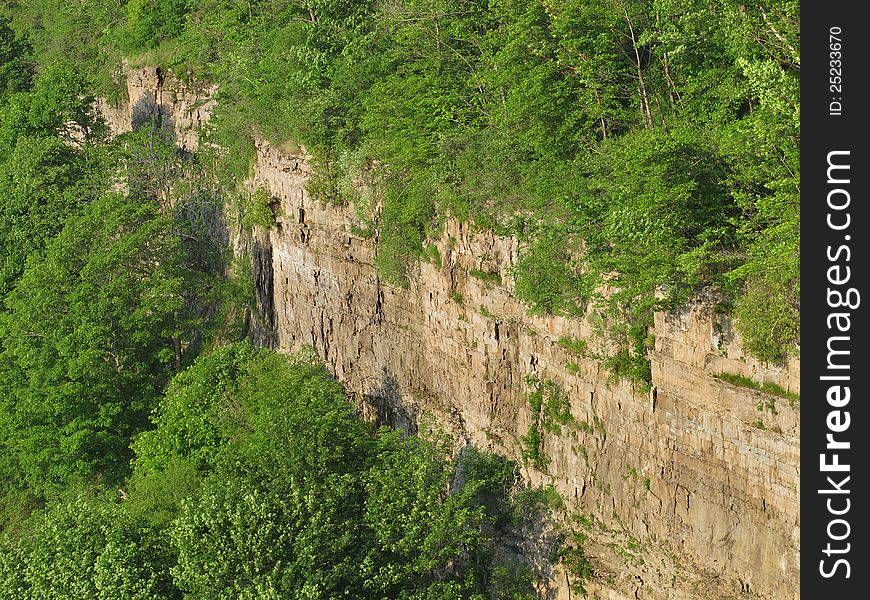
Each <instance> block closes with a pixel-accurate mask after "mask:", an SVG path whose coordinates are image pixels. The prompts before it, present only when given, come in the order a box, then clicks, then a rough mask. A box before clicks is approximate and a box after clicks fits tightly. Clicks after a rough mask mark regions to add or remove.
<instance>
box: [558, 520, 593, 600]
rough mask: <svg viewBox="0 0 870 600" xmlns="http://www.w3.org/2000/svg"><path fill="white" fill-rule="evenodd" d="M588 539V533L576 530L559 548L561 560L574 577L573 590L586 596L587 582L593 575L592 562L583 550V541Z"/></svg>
mask: <svg viewBox="0 0 870 600" xmlns="http://www.w3.org/2000/svg"><path fill="white" fill-rule="evenodd" d="M585 541H586V535H585V534H584V533H580V532H574V533H572V535H571V539H570V541H569V542H568V543H566V544H565V545H564V546H563V547H562V549H561V550H559V553H558V558H559V562H561V563H562V565H563V566H564V567H565V570H566V571H567V572H568V573H569V575H571V577H573V578H574V580H573V581H572V582H571V590H572V591H573V592H576V593H578V594H582V595H583V596H586V585H585V584H586V582H588V581H589V579H590V578H591V577H592V574H593V569H592V563H590V562H589V559H588V558H587V556H586V552H585V551H584V550H583V542H585Z"/></svg>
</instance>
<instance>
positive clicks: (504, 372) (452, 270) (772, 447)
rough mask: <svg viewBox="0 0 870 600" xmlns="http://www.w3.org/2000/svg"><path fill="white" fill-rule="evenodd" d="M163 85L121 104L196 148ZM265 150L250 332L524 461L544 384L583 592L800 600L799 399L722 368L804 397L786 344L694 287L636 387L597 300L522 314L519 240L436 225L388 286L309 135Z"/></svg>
mask: <svg viewBox="0 0 870 600" xmlns="http://www.w3.org/2000/svg"><path fill="white" fill-rule="evenodd" d="M167 85H168V84H167V82H166V81H165V80H162V79H161V78H159V77H152V76H151V75H150V74H148V73H143V74H142V75H141V76H138V78H137V76H135V72H134V73H133V74H131V80H130V86H131V88H130V90H131V93H130V97H131V100H132V101H133V102H134V104H135V103H136V102H140V103H145V104H143V106H145V105H148V104H147V103H148V102H150V100H148V99H149V98H153V99H154V101H153V105H152V106H156V107H157V108H156V109H152V110H153V111H154V112H156V113H158V114H159V115H161V118H164V117H163V115H166V116H167V118H168V119H169V120H170V121H171V122H172V123H173V127H174V128H175V130H176V138H177V139H178V140H179V143H180V144H181V145H182V146H183V147H186V148H189V149H193V148H195V141H194V138H193V137H190V138H188V137H186V136H187V135H188V134H187V133H186V132H188V131H192V129H191V130H187V129H185V127H187V125H188V124H189V125H190V126H191V127H192V128H193V127H195V124H196V123H201V122H205V121H207V119H208V113H207V110H206V109H205V107H207V106H208V104H203V105H202V106H201V107H200V108H193V107H195V106H197V105H198V103H201V102H202V99H201V98H200V97H199V96H198V95H196V94H193V93H188V92H186V91H185V90H186V89H187V88H184V87H183V86H181V85H180V84H177V83H176V84H175V85H176V86H177V87H176V92H175V94H174V95H172V94H170V93H169V92H168V90H167ZM149 86H151V87H149ZM140 89H141V90H142V92H141V93H140V92H139V90H140ZM149 93H150V94H151V95H149ZM133 98H140V100H133ZM168 98H172V99H173V100H172V101H171V102H168V101H167V99H168ZM177 110H186V111H187V114H186V116H182V115H181V114H178V113H176V112H175V111H177ZM124 114H125V115H126V113H124ZM131 114H132V113H131ZM118 119H119V123H120V124H119V125H118V126H117V128H118V130H123V127H122V126H123V125H124V124H126V122H124V121H123V117H118ZM179 127H180V129H179ZM257 154H258V158H257V163H256V165H255V168H254V173H253V175H252V178H251V180H250V182H249V184H250V185H251V186H252V187H259V188H265V189H266V190H267V191H268V192H269V193H270V194H271V195H272V196H274V198H275V199H276V200H277V201H278V205H279V210H278V215H279V216H278V218H277V223H276V225H275V226H274V227H273V228H272V229H270V230H268V231H263V230H256V231H255V232H254V234H253V235H252V236H251V237H250V238H249V239H248V240H246V241H245V242H244V243H237V244H236V247H237V248H246V250H247V251H248V252H249V253H250V254H251V256H252V259H253V262H254V267H255V268H254V270H255V277H256V279H257V289H258V305H259V307H260V311H261V312H262V313H263V314H262V315H261V316H262V322H263V324H264V325H263V331H261V332H259V334H258V338H259V341H260V342H261V343H264V344H268V345H271V346H273V347H275V348H278V349H280V350H283V351H292V350H295V349H298V348H300V347H303V346H312V347H314V348H315V349H316V350H317V352H318V353H319V354H320V355H321V356H322V357H323V359H324V360H325V361H326V363H327V364H328V365H329V367H330V368H331V369H332V371H333V372H334V373H335V375H336V377H337V378H338V379H339V380H341V381H342V382H343V383H344V384H345V385H346V387H347V388H348V389H349V390H350V391H351V393H353V394H354V395H355V396H356V398H357V400H358V401H359V404H360V406H361V408H362V410H363V412H364V414H365V415H366V416H367V417H368V418H370V419H373V420H377V421H380V422H384V423H388V424H391V425H393V426H395V427H399V428H401V429H404V430H406V431H409V432H411V431H414V430H416V429H417V428H418V427H419V426H420V425H421V424H422V423H427V422H430V420H431V421H432V422H435V423H437V424H438V425H439V426H440V427H442V428H443V429H444V430H445V431H446V432H447V433H449V434H450V435H451V436H453V439H454V440H456V443H457V446H461V445H462V444H468V443H470V444H474V445H476V446H479V447H481V448H490V449H493V450H495V451H497V452H499V453H501V454H503V455H505V456H508V457H510V458H512V459H514V460H516V461H518V462H520V463H522V462H523V457H522V451H521V449H522V437H523V436H525V435H526V434H527V432H528V431H529V427H530V425H531V424H532V423H538V424H539V425H540V423H541V416H540V415H537V414H533V412H532V407H531V406H530V403H529V401H528V393H529V392H530V391H531V389H532V388H533V387H534V386H535V385H537V383H536V382H543V381H552V382H553V384H554V385H555V386H556V387H557V388H558V389H559V390H560V391H561V393H562V394H563V395H564V396H565V397H567V399H568V403H569V407H570V415H571V419H570V420H569V422H568V424H559V423H555V424H554V423H550V424H549V426H548V427H542V428H541V429H540V431H541V432H542V434H543V442H542V445H541V448H540V450H541V460H540V461H539V465H538V467H534V466H532V465H531V464H527V466H526V467H524V475H525V476H526V477H527V478H528V479H529V480H530V481H532V482H534V483H538V484H549V483H552V484H553V485H554V486H555V488H556V489H557V490H558V491H559V492H560V494H561V496H562V497H563V498H564V500H565V503H566V511H567V512H568V513H571V514H575V515H580V517H579V518H578V520H577V521H576V522H580V523H582V524H583V527H585V533H587V535H588V539H587V541H586V543H585V544H584V547H585V549H586V554H587V556H588V557H589V558H590V561H591V562H592V563H593V565H594V568H595V578H594V581H592V582H588V583H587V584H586V589H587V592H588V593H589V597H597V598H599V599H608V600H624V599H629V598H641V599H656V600H658V599H661V600H665V599H668V600H689V599H698V598H704V599H722V600H724V599H732V598H747V599H748V598H762V599H769V600H789V599H794V598H799V585H798V584H799V543H800V534H799V525H800V522H799V502H798V485H799V425H800V416H799V410H798V406H797V405H796V403H794V402H791V403H790V402H789V401H788V400H786V399H783V398H779V397H776V396H772V395H770V394H766V393H762V392H759V391H757V390H753V389H750V388H746V387H738V386H735V385H732V384H730V383H727V382H725V381H722V380H720V379H717V378H716V377H714V375H718V374H721V373H729V374H735V375H743V376H745V377H749V378H751V379H753V380H755V381H756V382H759V383H762V382H773V383H776V384H778V385H779V386H781V387H782V388H784V389H786V390H788V391H791V392H795V393H799V391H800V390H799V386H800V384H799V369H800V366H799V363H798V362H797V361H796V360H793V361H792V362H790V363H789V364H788V365H787V366H785V367H782V368H776V369H773V368H767V367H765V366H763V365H760V364H758V363H757V362H756V361H754V360H752V359H751V358H749V357H747V356H746V355H745V353H744V352H743V351H742V350H741V348H740V341H739V339H738V336H736V334H735V333H734V331H733V327H732V324H731V322H730V321H729V319H728V318H727V316H725V315H723V314H720V313H719V312H717V310H716V305H715V301H714V299H712V298H709V299H706V298H700V299H699V300H698V302H696V303H693V304H691V305H688V306H686V307H684V309H683V310H682V311H680V312H678V313H677V314H664V313H662V314H656V316H655V324H654V326H653V327H652V328H651V332H650V333H651V334H652V335H654V336H655V349H654V351H653V352H652V377H653V383H652V385H653V387H652V389H651V390H650V391H649V392H646V391H641V390H638V389H636V388H635V387H633V386H632V385H631V384H630V383H627V382H625V381H616V380H614V379H613V377H612V376H611V375H610V374H609V373H608V372H607V370H606V369H605V368H604V367H603V365H602V362H601V360H600V359H597V358H596V356H599V355H601V354H604V353H606V351H607V348H606V344H605V343H604V342H601V341H600V337H601V336H596V335H595V332H596V330H598V329H599V328H600V319H597V318H596V316H595V314H594V313H590V315H589V316H588V317H587V318H584V319H566V318H562V317H555V316H553V317H532V316H529V314H528V310H527V307H526V306H525V305H523V304H522V303H521V302H520V301H518V300H517V299H516V298H515V296H514V294H513V292H512V283H513V281H512V277H511V268H512V266H513V265H514V264H515V262H516V259H517V254H518V242H517V241H516V240H515V239H512V238H507V237H498V236H496V235H494V234H492V233H491V232H486V231H477V230H474V229H472V228H471V227H470V226H469V225H468V224H464V223H460V222H457V221H448V222H447V224H446V226H445V228H444V232H443V234H442V235H441V237H440V238H439V239H437V240H434V244H435V246H436V247H437V249H438V253H437V254H438V255H439V257H440V258H438V259H434V258H433V259H432V260H431V261H430V262H421V263H420V264H419V265H418V266H417V268H416V271H415V272H414V273H412V274H411V277H410V280H409V282H408V285H407V287H404V288H403V287H396V286H393V285H389V284H387V283H385V282H384V281H382V280H381V278H380V277H379V275H378V272H377V270H376V269H375V267H374V265H373V261H374V257H375V252H376V244H375V240H374V239H372V238H369V237H365V236H364V235H362V234H361V230H360V228H359V224H360V223H359V220H358V218H357V215H356V214H355V211H354V209H353V208H352V207H347V206H334V205H324V204H321V203H320V202H318V201H315V200H313V199H312V198H311V197H310V196H309V194H308V192H307V191H306V187H305V186H306V181H307V179H308V177H309V175H310V172H311V160H310V157H309V156H307V155H306V154H305V153H304V151H301V150H300V151H297V152H289V151H286V150H280V149H278V148H275V147H273V146H270V145H269V144H267V143H265V142H260V143H258V147H257ZM566 340H573V341H577V340H586V344H587V348H586V349H585V351H584V350H582V348H580V349H578V345H577V344H575V345H574V346H573V349H569V348H568V346H571V344H568V343H565V342H566ZM526 462H530V461H526ZM569 583H570V577H569V576H567V575H566V574H565V573H562V572H560V571H558V570H557V572H556V573H555V575H554V576H553V578H552V580H551V581H550V583H549V584H548V585H547V586H545V587H546V588H547V589H546V590H545V591H542V597H547V598H560V599H562V598H575V597H577V596H576V594H572V592H571V591H570V590H569V585H568V584H569ZM592 594H597V596H592Z"/></svg>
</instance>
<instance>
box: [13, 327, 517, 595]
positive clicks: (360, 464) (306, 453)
mask: <svg viewBox="0 0 870 600" xmlns="http://www.w3.org/2000/svg"><path fill="white" fill-rule="evenodd" d="M154 422H155V424H156V428H155V429H152V430H150V431H147V432H145V433H142V434H140V435H139V436H138V437H137V439H136V442H135V444H134V447H135V450H136V458H135V460H134V472H133V474H132V476H131V478H130V480H129V486H128V487H127V488H121V492H122V497H123V498H124V500H123V501H120V500H118V499H117V495H116V494H113V493H110V492H103V493H100V494H90V495H81V496H79V497H77V498H73V499H68V500H62V501H59V502H56V503H53V504H52V505H51V506H50V507H49V508H48V509H47V510H45V511H43V512H40V513H38V514H37V515H36V516H34V517H32V518H31V519H30V520H29V521H27V522H26V523H25V524H24V525H22V527H21V531H19V532H17V533H16V534H15V535H14V536H13V537H10V538H7V539H6V541H5V542H3V545H2V546H0V597H3V598H13V597H14V598H61V597H77V598H122V597H123V598H143V599H144V598H154V597H159V598H182V597H183V598H344V597H352V598H408V599H410V598H420V599H423V598H429V599H436V598H438V599H441V598H443V599H444V600H448V599H449V600H455V599H456V598H480V599H481V600H482V599H484V598H488V597H523V598H528V597H530V596H529V595H528V594H527V593H526V594H525V595H516V596H506V595H498V596H491V595H489V593H488V590H489V589H490V588H491V587H492V585H493V582H494V581H495V580H499V581H500V579H499V577H501V578H502V579H503V578H504V574H505V572H513V571H515V569H514V568H513V567H512V566H511V565H510V564H505V563H498V562H496V559H495V554H494V546H493V543H494V538H493V535H494V531H495V530H494V529H493V527H492V525H491V524H493V523H494V522H495V519H494V518H493V517H492V516H491V514H492V509H494V508H495V509H498V508H499V506H501V505H500V504H499V503H500V502H502V503H503V502H504V499H505V498H506V496H505V494H506V491H507V490H508V489H510V486H511V485H512V484H513V482H514V479H515V474H514V472H513V468H511V467H510V466H509V465H507V463H505V461H503V460H499V459H495V458H494V457H490V456H487V455H481V454H478V453H475V452H472V453H468V454H466V455H465V457H464V458H463V459H461V460H460V462H459V463H455V462H452V461H450V460H448V459H447V453H446V450H447V449H446V448H445V447H442V446H441V445H440V444H439V443H437V442H429V441H426V440H424V439H421V438H403V437H401V436H400V435H399V434H397V433H395V432H393V431H388V430H383V431H380V432H374V431H372V430H371V429H370V428H368V427H367V426H366V425H365V424H364V423H363V422H362V421H360V420H359V419H358V418H357V417H356V416H355V414H354V411H353V409H352V406H351V404H350V403H349V402H348V400H347V398H346V397H345V394H344V390H343V388H342V387H341V385H340V384H338V383H337V382H336V381H335V380H333V379H332V378H331V377H330V376H329V375H328V374H327V373H326V372H325V370H324V369H323V368H322V367H321V366H320V365H319V364H318V363H317V362H315V361H312V360H311V359H309V358H305V357H304V356H301V357H297V358H295V359H291V358H288V357H286V356H282V355H278V354H276V353H274V352H272V351H269V350H257V349H254V348H252V347H251V346H250V345H249V344H247V343H240V344H235V345H230V346H226V347H223V348H221V349H219V350H216V351H215V352H212V353H211V354H208V355H206V356H203V357H201V358H200V359H199V360H197V361H196V362H195V363H194V364H193V365H192V366H191V367H190V368H188V369H186V370H184V371H182V372H181V373H179V374H178V375H177V376H176V377H175V378H174V379H173V381H172V382H171V384H170V385H169V387H168V388H167V390H166V394H165V396H164V397H163V399H162V400H161V402H160V404H159V406H158V408H157V409H156V411H155V413H154ZM376 433H377V434H376ZM457 469H460V470H461V471H462V473H463V475H462V477H461V480H460V478H458V477H457V472H458V471H457ZM488 507H489V510H488ZM496 573H498V574H500V575H497V574H496ZM493 578H495V579H493ZM514 578H515V579H517V580H518V581H516V582H514V584H513V585H512V586H511V587H512V589H513V591H514V592H516V591H517V590H523V589H525V590H528V589H529V588H528V586H529V585H530V583H529V581H530V580H529V577H528V576H527V575H522V573H520V574H516V573H515V574H514ZM499 585H501V586H502V587H504V582H501V581H500V583H499Z"/></svg>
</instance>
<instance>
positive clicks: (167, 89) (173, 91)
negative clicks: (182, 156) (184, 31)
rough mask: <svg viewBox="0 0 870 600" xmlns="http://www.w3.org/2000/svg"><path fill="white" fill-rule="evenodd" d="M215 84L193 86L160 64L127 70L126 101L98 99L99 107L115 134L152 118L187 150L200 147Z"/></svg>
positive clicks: (191, 150)
mask: <svg viewBox="0 0 870 600" xmlns="http://www.w3.org/2000/svg"><path fill="white" fill-rule="evenodd" d="M216 91H217V88H216V87H208V88H194V87H193V86H190V85H187V84H185V83H183V82H182V81H179V80H178V79H177V78H175V77H172V76H169V75H167V74H166V73H165V72H164V71H163V69H161V68H160V67H146V68H142V69H128V70H127V100H126V101H125V102H123V103H121V104H120V105H118V106H113V105H111V104H109V103H108V102H106V100H105V99H102V98H99V99H97V108H98V110H99V111H100V112H101V113H102V115H103V118H104V119H106V122H107V123H108V125H109V128H110V129H111V131H112V132H113V133H115V134H119V133H124V132H126V131H130V130H131V129H134V128H137V127H139V126H140V125H142V124H144V123H147V122H149V121H151V120H156V122H157V123H158V124H159V125H160V126H161V127H162V128H163V129H164V131H166V132H167V133H168V134H169V135H170V137H172V138H173V139H174V140H175V143H176V144H177V145H178V147H179V148H181V149H182V150H183V151H185V152H193V151H195V150H196V149H197V147H198V146H199V130H200V129H201V128H202V126H203V125H205V124H206V123H208V120H209V117H210V116H211V111H212V109H213V108H214V104H215V101H214V95H215V92H216Z"/></svg>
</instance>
